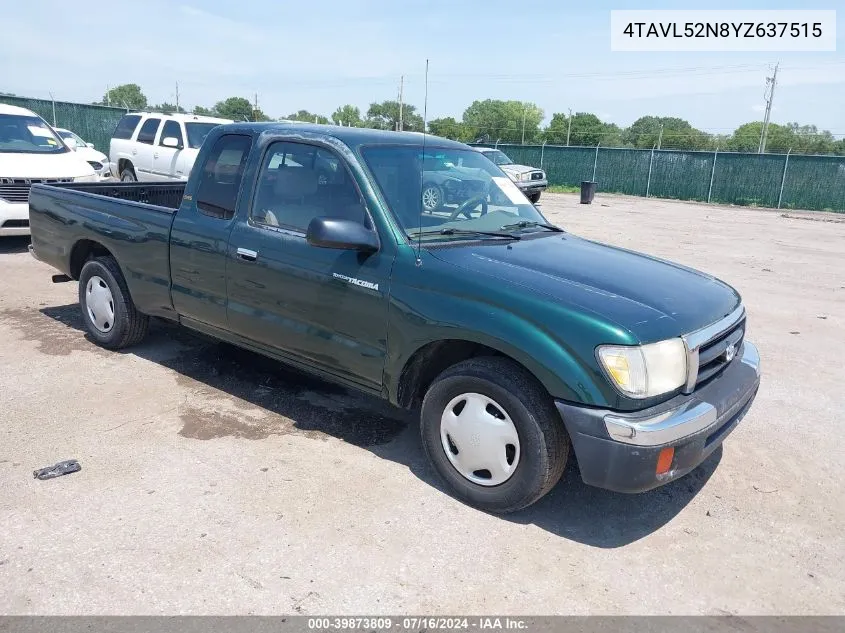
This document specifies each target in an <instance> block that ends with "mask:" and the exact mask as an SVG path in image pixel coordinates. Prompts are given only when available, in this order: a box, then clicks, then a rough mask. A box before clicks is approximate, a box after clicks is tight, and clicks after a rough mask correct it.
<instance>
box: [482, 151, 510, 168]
mask: <svg viewBox="0 0 845 633" xmlns="http://www.w3.org/2000/svg"><path fill="white" fill-rule="evenodd" d="M484 155H485V156H486V157H487V158H489V159H490V160H492V161H493V162H494V163H496V164H497V165H513V161H512V160H511V159H510V158H508V156H507V154H505V153H504V152H500V151H499V150H497V149H494V150H492V151H489V152H484Z"/></svg>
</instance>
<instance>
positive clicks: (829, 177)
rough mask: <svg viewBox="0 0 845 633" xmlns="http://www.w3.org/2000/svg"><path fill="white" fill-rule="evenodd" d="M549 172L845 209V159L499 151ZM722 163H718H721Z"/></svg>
mask: <svg viewBox="0 0 845 633" xmlns="http://www.w3.org/2000/svg"><path fill="white" fill-rule="evenodd" d="M497 147H498V148H499V149H501V150H502V151H503V152H505V153H506V154H507V155H508V156H509V157H510V158H512V159H513V160H514V161H515V162H516V163H521V164H524V165H534V166H540V167H542V168H543V169H544V170H545V171H546V174H547V176H548V179H549V184H550V185H570V186H578V185H580V183H581V181H582V180H592V179H593V175H594V173H595V180H596V181H597V182H598V190H599V191H606V192H609V193H625V194H629V195H634V196H645V195H649V196H654V197H656V198H675V199H677V200H700V201H703V202H707V201H709V202H716V203H723V204H738V205H756V206H761V207H780V208H784V209H811V210H827V211H840V212H842V211H845V156H805V155H795V154H789V155H787V154H739V153H735V152H687V151H676V150H656V151H652V150H641V149H617V148H605V147H599V148H598V152H597V151H596V148H595V147H560V146H556V145H546V146H540V145H502V144H499V145H498V146H497ZM714 163H715V165H714Z"/></svg>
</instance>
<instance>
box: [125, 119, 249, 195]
mask: <svg viewBox="0 0 845 633" xmlns="http://www.w3.org/2000/svg"><path fill="white" fill-rule="evenodd" d="M224 123H232V121H231V120H229V119H218V118H214V117H207V116H198V115H195V114H160V113H157V112H135V113H132V114H127V115H125V116H124V117H123V118H122V119H121V120H120V121H119V122H118V124H117V127H116V128H115V130H114V133H113V134H112V139H111V143H110V146H109V163H110V168H111V173H112V175H113V176H115V177H116V178H120V180H122V181H124V182H136V181H142V182H155V181H164V180H187V179H188V175H189V174H190V173H191V167H193V165H194V161H195V160H196V158H197V152H199V148H200V147H201V146H202V142H203V141H204V140H205V137H206V136H207V135H208V133H209V132H210V131H211V130H213V129H214V128H216V127H217V126H218V125H222V124H224Z"/></svg>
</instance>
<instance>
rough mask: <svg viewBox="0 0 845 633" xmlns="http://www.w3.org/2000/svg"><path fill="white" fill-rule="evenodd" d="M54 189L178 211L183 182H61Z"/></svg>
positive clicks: (183, 186)
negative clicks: (58, 188) (70, 190)
mask: <svg viewBox="0 0 845 633" xmlns="http://www.w3.org/2000/svg"><path fill="white" fill-rule="evenodd" d="M50 184H51V185H52V186H54V187H60V188H62V189H72V190H74V191H81V192H83V193H93V194H96V195H98V196H108V197H109V198H118V199H120V200H130V201H132V202H143V203H146V204H154V205H156V206H159V207H167V208H170V209H178V208H179V205H180V204H182V196H184V195H185V183H184V182H63V183H50Z"/></svg>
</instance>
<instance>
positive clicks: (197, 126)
mask: <svg viewBox="0 0 845 633" xmlns="http://www.w3.org/2000/svg"><path fill="white" fill-rule="evenodd" d="M218 125H220V124H219V123H186V124H185V131H186V132H187V133H188V147H193V148H194V149H198V148H199V147H200V146H201V145H202V142H203V141H204V140H205V137H206V136H208V133H209V132H211V130H213V129H214V128H216V127H217V126H218Z"/></svg>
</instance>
